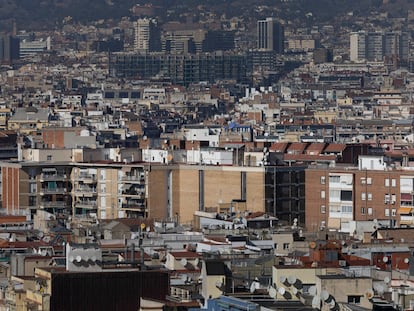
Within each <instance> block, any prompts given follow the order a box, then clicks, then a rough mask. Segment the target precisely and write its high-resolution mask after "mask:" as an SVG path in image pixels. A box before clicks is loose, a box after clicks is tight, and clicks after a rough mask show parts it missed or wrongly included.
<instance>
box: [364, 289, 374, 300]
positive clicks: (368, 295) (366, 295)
mask: <svg viewBox="0 0 414 311" xmlns="http://www.w3.org/2000/svg"><path fill="white" fill-rule="evenodd" d="M365 297H366V298H367V299H372V298H373V297H374V291H373V290H372V289H368V290H367V291H366V292H365Z"/></svg>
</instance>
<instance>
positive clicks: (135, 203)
mask: <svg viewBox="0 0 414 311" xmlns="http://www.w3.org/2000/svg"><path fill="white" fill-rule="evenodd" d="M121 208H122V209H128V210H140V211H142V210H145V200H144V199H135V198H134V199H129V200H127V201H125V202H122V205H121Z"/></svg>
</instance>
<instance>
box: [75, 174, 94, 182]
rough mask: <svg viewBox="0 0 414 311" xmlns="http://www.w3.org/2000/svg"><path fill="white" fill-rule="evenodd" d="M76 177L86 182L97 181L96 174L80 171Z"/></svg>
mask: <svg viewBox="0 0 414 311" xmlns="http://www.w3.org/2000/svg"><path fill="white" fill-rule="evenodd" d="M75 179H76V180H79V181H83V183H85V184H92V183H96V182H97V178H96V175H95V174H87V173H80V174H79V175H78V176H75Z"/></svg>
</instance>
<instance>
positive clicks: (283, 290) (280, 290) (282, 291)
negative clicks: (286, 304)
mask: <svg viewBox="0 0 414 311" xmlns="http://www.w3.org/2000/svg"><path fill="white" fill-rule="evenodd" d="M278 292H279V294H281V295H282V296H283V295H284V294H285V293H286V289H284V288H283V287H280V288H279V289H278Z"/></svg>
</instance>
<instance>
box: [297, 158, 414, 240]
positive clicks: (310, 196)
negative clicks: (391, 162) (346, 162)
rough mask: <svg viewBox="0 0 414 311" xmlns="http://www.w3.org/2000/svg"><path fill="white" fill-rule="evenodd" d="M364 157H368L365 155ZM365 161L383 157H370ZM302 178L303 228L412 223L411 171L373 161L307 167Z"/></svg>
mask: <svg viewBox="0 0 414 311" xmlns="http://www.w3.org/2000/svg"><path fill="white" fill-rule="evenodd" d="M366 158H368V157H366ZM370 158H371V160H368V161H367V162H368V163H372V162H374V163H375V161H376V162H378V165H381V164H380V163H379V162H382V161H383V159H381V158H380V157H375V156H371V157H370ZM305 180H306V198H307V201H306V228H307V229H308V230H310V231H313V232H316V231H319V230H325V229H332V230H338V231H341V232H348V233H351V234H352V233H353V232H354V231H355V230H356V223H357V222H364V221H370V222H373V223H374V225H376V224H379V223H381V224H382V225H383V226H386V227H389V228H394V227H396V226H413V224H414V216H413V210H412V209H413V206H414V203H413V202H414V201H413V199H412V191H413V189H414V188H413V174H412V173H411V171H410V170H404V169H403V168H400V169H392V168H389V167H387V168H385V169H384V167H381V168H378V167H376V166H375V164H374V165H373V166H372V167H370V166H361V167H359V168H351V167H348V168H346V167H343V168H340V167H336V168H323V167H320V168H318V167H310V168H308V169H307V170H306V172H305Z"/></svg>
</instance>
